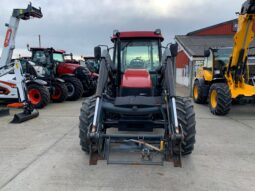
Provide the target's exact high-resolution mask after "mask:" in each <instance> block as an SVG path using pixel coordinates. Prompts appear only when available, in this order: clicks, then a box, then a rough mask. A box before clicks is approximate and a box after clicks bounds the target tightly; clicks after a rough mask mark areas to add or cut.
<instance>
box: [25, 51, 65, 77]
mask: <svg viewBox="0 0 255 191" xmlns="http://www.w3.org/2000/svg"><path fill="white" fill-rule="evenodd" d="M30 51H31V52H32V58H31V60H32V61H33V62H34V63H36V64H37V65H38V66H42V67H44V68H45V69H47V73H46V75H47V76H49V75H50V74H51V72H53V71H55V68H56V66H57V64H59V63H63V62H65V60H64V53H65V51H63V50H54V49H53V48H30Z"/></svg>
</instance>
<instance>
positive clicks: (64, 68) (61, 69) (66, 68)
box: [57, 63, 81, 75]
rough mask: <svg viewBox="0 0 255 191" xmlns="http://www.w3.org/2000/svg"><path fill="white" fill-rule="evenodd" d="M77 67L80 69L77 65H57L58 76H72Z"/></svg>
mask: <svg viewBox="0 0 255 191" xmlns="http://www.w3.org/2000/svg"><path fill="white" fill-rule="evenodd" d="M79 67H81V66H80V65H78V64H70V63H60V64H59V65H58V69H57V73H58V74H60V75H63V74H73V73H74V71H75V70H76V69H77V68H79Z"/></svg>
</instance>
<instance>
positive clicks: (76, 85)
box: [63, 76, 83, 101]
mask: <svg viewBox="0 0 255 191" xmlns="http://www.w3.org/2000/svg"><path fill="white" fill-rule="evenodd" d="M63 80H65V85H66V87H67V91H68V97H67V100H69V101H76V100H78V99H80V98H81V96H82V94H83V86H82V83H81V81H80V80H79V79H77V78H75V77H69V76H68V77H63Z"/></svg>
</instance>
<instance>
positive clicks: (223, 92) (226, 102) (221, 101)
mask: <svg viewBox="0 0 255 191" xmlns="http://www.w3.org/2000/svg"><path fill="white" fill-rule="evenodd" d="M231 102H232V99H231V93H230V91H229V87H228V85H227V84H226V83H215V84H213V85H211V87H210V91H209V106H210V110H211V112H212V114H214V115H226V114H227V113H228V112H229V111H230V107H231Z"/></svg>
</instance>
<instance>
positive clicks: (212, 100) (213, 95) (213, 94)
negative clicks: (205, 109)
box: [210, 89, 217, 108]
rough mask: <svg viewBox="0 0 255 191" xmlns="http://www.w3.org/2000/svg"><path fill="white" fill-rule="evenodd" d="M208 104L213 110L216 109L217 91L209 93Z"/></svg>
mask: <svg viewBox="0 0 255 191" xmlns="http://www.w3.org/2000/svg"><path fill="white" fill-rule="evenodd" d="M210 103H211V106H212V107H213V108H216V107H217V91H216V90H215V89H214V90H212V92H211V96H210Z"/></svg>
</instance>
